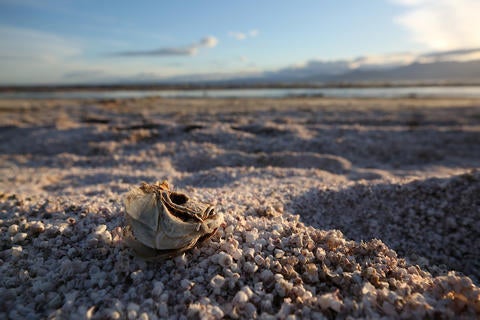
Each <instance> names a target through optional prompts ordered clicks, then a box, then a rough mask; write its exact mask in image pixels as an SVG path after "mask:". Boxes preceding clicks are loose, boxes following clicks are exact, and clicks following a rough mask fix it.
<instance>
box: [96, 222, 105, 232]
mask: <svg viewBox="0 0 480 320" xmlns="http://www.w3.org/2000/svg"><path fill="white" fill-rule="evenodd" d="M106 230H107V225H105V224H101V225H99V226H97V227H96V228H95V233H102V232H105V231H106Z"/></svg>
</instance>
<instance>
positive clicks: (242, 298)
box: [232, 291, 248, 306]
mask: <svg viewBox="0 0 480 320" xmlns="http://www.w3.org/2000/svg"><path fill="white" fill-rule="evenodd" d="M232 302H233V304H234V305H236V306H243V305H244V304H245V303H247V302H248V296H247V294H246V293H245V292H243V291H238V292H237V294H236V295H235V297H233V301H232Z"/></svg>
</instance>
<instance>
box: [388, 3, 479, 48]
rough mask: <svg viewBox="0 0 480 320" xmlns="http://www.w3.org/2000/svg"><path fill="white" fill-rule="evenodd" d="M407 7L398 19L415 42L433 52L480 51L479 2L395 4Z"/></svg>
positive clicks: (396, 20)
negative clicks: (457, 49) (479, 48)
mask: <svg viewBox="0 0 480 320" xmlns="http://www.w3.org/2000/svg"><path fill="white" fill-rule="evenodd" d="M393 2H394V3H397V4H399V5H401V6H404V7H406V9H407V10H406V12H405V13H403V14H401V15H400V16H398V17H397V18H396V19H395V22H397V23H399V24H400V25H402V26H404V27H405V28H406V29H407V30H408V31H409V32H410V33H411V35H412V38H413V40H414V41H415V42H417V43H419V44H422V45H424V46H426V47H428V48H431V49H434V50H451V49H456V48H473V47H480V31H479V30H480V18H479V14H480V1H479V0H393Z"/></svg>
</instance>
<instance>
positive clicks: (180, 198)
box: [170, 192, 188, 205]
mask: <svg viewBox="0 0 480 320" xmlns="http://www.w3.org/2000/svg"><path fill="white" fill-rule="evenodd" d="M170 200H172V202H173V203H175V204H178V205H182V204H185V203H186V202H187V201H188V197H187V196H186V195H184V194H182V193H176V192H172V193H171V194H170Z"/></svg>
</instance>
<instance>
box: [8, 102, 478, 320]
mask: <svg viewBox="0 0 480 320" xmlns="http://www.w3.org/2000/svg"><path fill="white" fill-rule="evenodd" d="M0 137H1V139H0V275H1V276H0V318H2V319H3V318H12V319H23V318H25V319H37V318H52V319H53V318H58V319H63V318H68V319H84V318H92V319H106V318H107V319H162V318H172V319H187V318H204V319H219V318H223V317H225V318H248V319H251V318H262V319H295V318H315V319H317V318H318V319H321V318H327V319H329V318H341V319H342V318H350V319H355V318H382V317H383V318H445V319H449V318H451V319H462V318H463V319H475V318H478V317H480V288H479V287H478V285H479V279H480V265H479V261H480V259H479V257H480V242H479V241H480V240H479V239H480V222H479V221H480V197H479V196H478V195H479V194H480V173H479V172H478V171H477V170H478V169H479V168H480V139H479V137H480V101H478V100H461V99H457V100H427V99H410V100H406V99H395V100H367V99H363V100H347V99H339V100H330V99H278V100H272V99H240V100H237V99H225V100H221V99H218V100H216V99H212V100H210V99H192V100H188V99H179V100H174V99H142V100H117V101H115V100H109V101H0ZM163 179H168V180H169V182H170V183H171V184H173V186H174V187H175V188H176V189H177V190H180V191H182V192H185V193H186V194H188V195H189V196H192V197H195V198H197V199H199V200H203V201H208V202H211V203H213V204H215V206H216V209H217V210H218V211H220V212H222V213H223V214H224V216H225V225H224V226H222V227H221V228H220V229H219V231H218V233H217V235H216V236H214V237H213V238H212V239H211V240H209V241H207V242H206V243H204V244H203V245H202V246H201V247H199V248H195V249H193V250H191V251H188V252H187V253H185V254H183V255H180V256H178V257H176V258H173V259H169V260H166V261H161V262H160V261H156V262H151V261H144V260H142V259H140V258H139V257H137V256H135V255H134V254H132V251H131V250H130V249H129V248H127V247H125V243H124V241H123V238H122V237H123V230H122V227H123V226H124V224H125V219H124V208H123V204H122V198H123V195H124V194H125V193H126V192H127V191H128V190H129V189H130V188H131V187H133V186H136V185H139V183H140V182H141V181H147V182H154V181H156V180H163Z"/></svg>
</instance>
